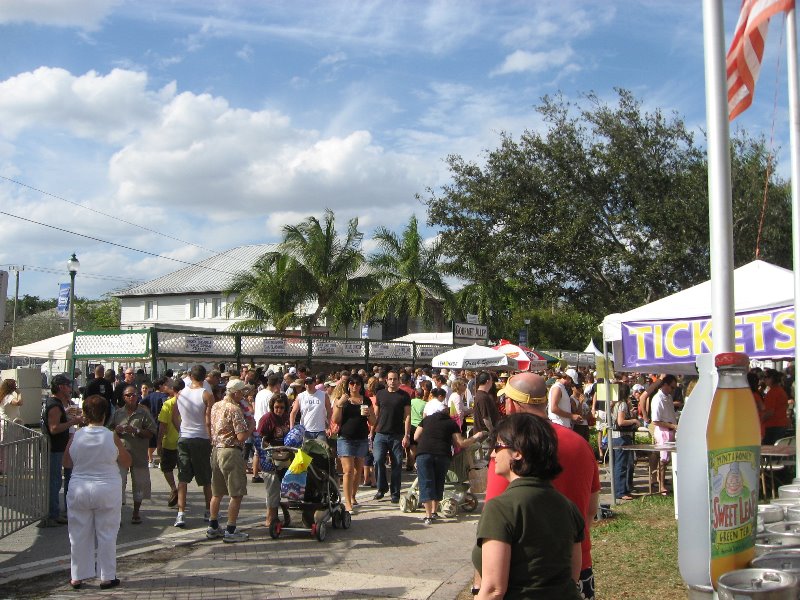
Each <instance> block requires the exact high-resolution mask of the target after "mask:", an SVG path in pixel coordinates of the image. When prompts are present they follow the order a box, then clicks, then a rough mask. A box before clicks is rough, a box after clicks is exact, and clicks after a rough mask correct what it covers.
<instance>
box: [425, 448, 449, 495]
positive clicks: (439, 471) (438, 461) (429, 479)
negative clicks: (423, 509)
mask: <svg viewBox="0 0 800 600" xmlns="http://www.w3.org/2000/svg"><path fill="white" fill-rule="evenodd" d="M450 462H451V460H450V457H449V456H444V455H443V454H418V455H417V484H418V485H419V501H420V502H429V501H430V500H441V499H442V498H443V497H444V481H445V478H446V477H447V470H448V469H449V468H450Z"/></svg>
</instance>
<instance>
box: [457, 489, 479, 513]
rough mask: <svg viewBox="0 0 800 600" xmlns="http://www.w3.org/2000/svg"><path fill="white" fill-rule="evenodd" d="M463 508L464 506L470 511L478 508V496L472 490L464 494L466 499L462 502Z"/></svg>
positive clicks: (465, 509)
mask: <svg viewBox="0 0 800 600" xmlns="http://www.w3.org/2000/svg"><path fill="white" fill-rule="evenodd" d="M461 508H463V509H464V511H465V512H469V513H471V512H473V511H474V510H475V509H476V508H478V498H476V497H475V494H472V493H470V492H467V493H466V494H464V501H463V502H462V503H461Z"/></svg>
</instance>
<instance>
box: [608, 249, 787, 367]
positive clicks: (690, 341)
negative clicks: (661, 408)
mask: <svg viewBox="0 0 800 600" xmlns="http://www.w3.org/2000/svg"><path fill="white" fill-rule="evenodd" d="M733 276H734V307H735V312H736V317H735V338H736V350H737V351H738V352H746V353H747V355H748V356H749V357H750V358H752V359H780V358H787V357H792V356H793V354H794V282H793V275H792V271H789V270H788V269H783V268H781V267H777V266H775V265H771V264H769V263H766V262H764V261H761V260H756V261H753V262H751V263H749V264H746V265H744V266H742V267H739V268H738V269H736V270H735V271H734V272H733ZM710 315H711V282H710V281H706V282H704V283H701V284H698V285H696V286H694V287H690V288H688V289H685V290H683V291H681V292H677V293H675V294H672V295H671V296H667V297H665V298H662V299H660V300H656V301H655V302H651V303H650V304H646V305H644V306H640V307H639V308H635V309H633V310H630V311H628V312H626V313H621V314H619V313H617V314H612V315H608V316H607V317H606V318H605V319H603V339H604V340H605V341H606V342H611V344H612V348H613V354H614V365H615V368H616V370H618V371H651V372H659V373H663V372H670V373H676V374H679V373H695V359H696V357H697V356H698V355H700V354H704V353H709V352H712V350H713V349H712V343H711V317H710Z"/></svg>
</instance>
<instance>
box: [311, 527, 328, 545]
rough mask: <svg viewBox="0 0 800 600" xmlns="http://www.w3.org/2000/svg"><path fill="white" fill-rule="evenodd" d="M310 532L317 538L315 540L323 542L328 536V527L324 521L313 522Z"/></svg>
mask: <svg viewBox="0 0 800 600" xmlns="http://www.w3.org/2000/svg"><path fill="white" fill-rule="evenodd" d="M311 533H312V534H313V535H314V537H315V538H317V541H320V542H324V541H325V538H326V537H327V536H328V527H327V525H325V523H314V524H313V525H312V526H311Z"/></svg>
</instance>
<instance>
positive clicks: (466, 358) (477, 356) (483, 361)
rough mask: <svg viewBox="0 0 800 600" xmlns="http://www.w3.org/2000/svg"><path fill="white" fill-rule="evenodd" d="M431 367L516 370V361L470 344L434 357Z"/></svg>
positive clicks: (500, 353) (494, 351)
mask: <svg viewBox="0 0 800 600" xmlns="http://www.w3.org/2000/svg"><path fill="white" fill-rule="evenodd" d="M431 366H432V367H436V368H440V367H444V368H447V369H496V368H502V369H516V368H517V361H516V360H515V359H513V358H511V357H510V356H507V355H505V354H503V353H502V352H498V351H497V350H494V349H493V348H489V347H488V346H479V345H478V344H472V346H463V347H461V348H454V349H453V350H448V351H447V352H444V353H442V354H438V355H436V356H434V357H433V358H432V359H431Z"/></svg>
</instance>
